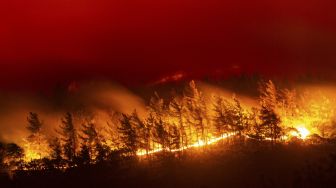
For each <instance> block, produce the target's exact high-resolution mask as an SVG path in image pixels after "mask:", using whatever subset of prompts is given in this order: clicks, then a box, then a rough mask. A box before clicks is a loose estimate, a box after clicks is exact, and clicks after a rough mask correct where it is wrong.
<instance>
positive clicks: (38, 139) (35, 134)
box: [26, 112, 45, 159]
mask: <svg viewBox="0 0 336 188" xmlns="http://www.w3.org/2000/svg"><path fill="white" fill-rule="evenodd" d="M27 121H28V124H27V127H26V128H27V129H28V130H29V131H30V133H31V134H30V135H29V136H28V139H27V140H28V142H29V144H30V145H31V146H32V147H31V149H32V150H34V152H36V153H37V154H38V156H39V158H40V159H41V158H42V147H41V145H42V142H43V141H45V140H42V134H41V130H42V125H43V123H42V121H41V120H40V119H39V116H38V114H37V113H33V112H30V113H29V114H28V117H27Z"/></svg>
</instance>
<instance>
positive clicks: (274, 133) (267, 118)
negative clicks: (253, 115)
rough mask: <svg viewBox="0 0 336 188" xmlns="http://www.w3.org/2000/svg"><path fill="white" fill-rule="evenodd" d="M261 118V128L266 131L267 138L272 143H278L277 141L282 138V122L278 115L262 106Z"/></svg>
mask: <svg viewBox="0 0 336 188" xmlns="http://www.w3.org/2000/svg"><path fill="white" fill-rule="evenodd" d="M259 118H260V121H261V124H260V126H261V127H262V129H264V130H265V131H264V132H265V137H266V138H270V139H271V140H272V143H274V142H276V140H277V139H279V138H280V136H281V132H282V129H281V127H280V126H279V125H280V122H281V120H280V118H279V117H278V115H277V114H276V113H275V112H274V110H273V109H271V108H269V107H266V106H262V107H261V110H260V117H259Z"/></svg>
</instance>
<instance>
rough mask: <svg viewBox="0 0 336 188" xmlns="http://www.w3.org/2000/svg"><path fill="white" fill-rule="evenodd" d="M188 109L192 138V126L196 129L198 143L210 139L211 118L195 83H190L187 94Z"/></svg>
mask: <svg viewBox="0 0 336 188" xmlns="http://www.w3.org/2000/svg"><path fill="white" fill-rule="evenodd" d="M185 99H186V107H187V113H188V116H187V117H188V118H187V121H188V124H189V129H190V130H189V133H190V135H189V136H190V138H192V126H193V127H194V129H195V135H196V141H198V142H199V141H200V140H202V141H205V142H207V139H208V128H209V118H208V112H207V106H206V101H205V98H204V96H203V94H202V92H200V91H199V90H198V89H197V87H196V84H195V82H194V81H191V82H190V83H189V87H187V89H186V92H185Z"/></svg>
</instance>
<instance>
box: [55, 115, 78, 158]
mask: <svg viewBox="0 0 336 188" xmlns="http://www.w3.org/2000/svg"><path fill="white" fill-rule="evenodd" d="M59 134H60V135H61V141H62V142H63V144H62V147H63V154H64V156H65V157H66V159H67V160H68V162H69V163H73V162H75V159H76V152H77V147H78V140H77V131H76V129H75V127H74V123H73V118H72V115H71V114H70V113H66V115H65V116H64V118H63V119H62V124H61V125H60V131H59Z"/></svg>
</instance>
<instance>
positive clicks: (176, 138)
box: [169, 126, 181, 150]
mask: <svg viewBox="0 0 336 188" xmlns="http://www.w3.org/2000/svg"><path fill="white" fill-rule="evenodd" d="M169 138H170V143H169V148H170V149H171V150H174V149H180V148H181V139H180V138H181V135H180V131H179V129H178V128H177V127H176V126H171V127H170V131H169Z"/></svg>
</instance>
